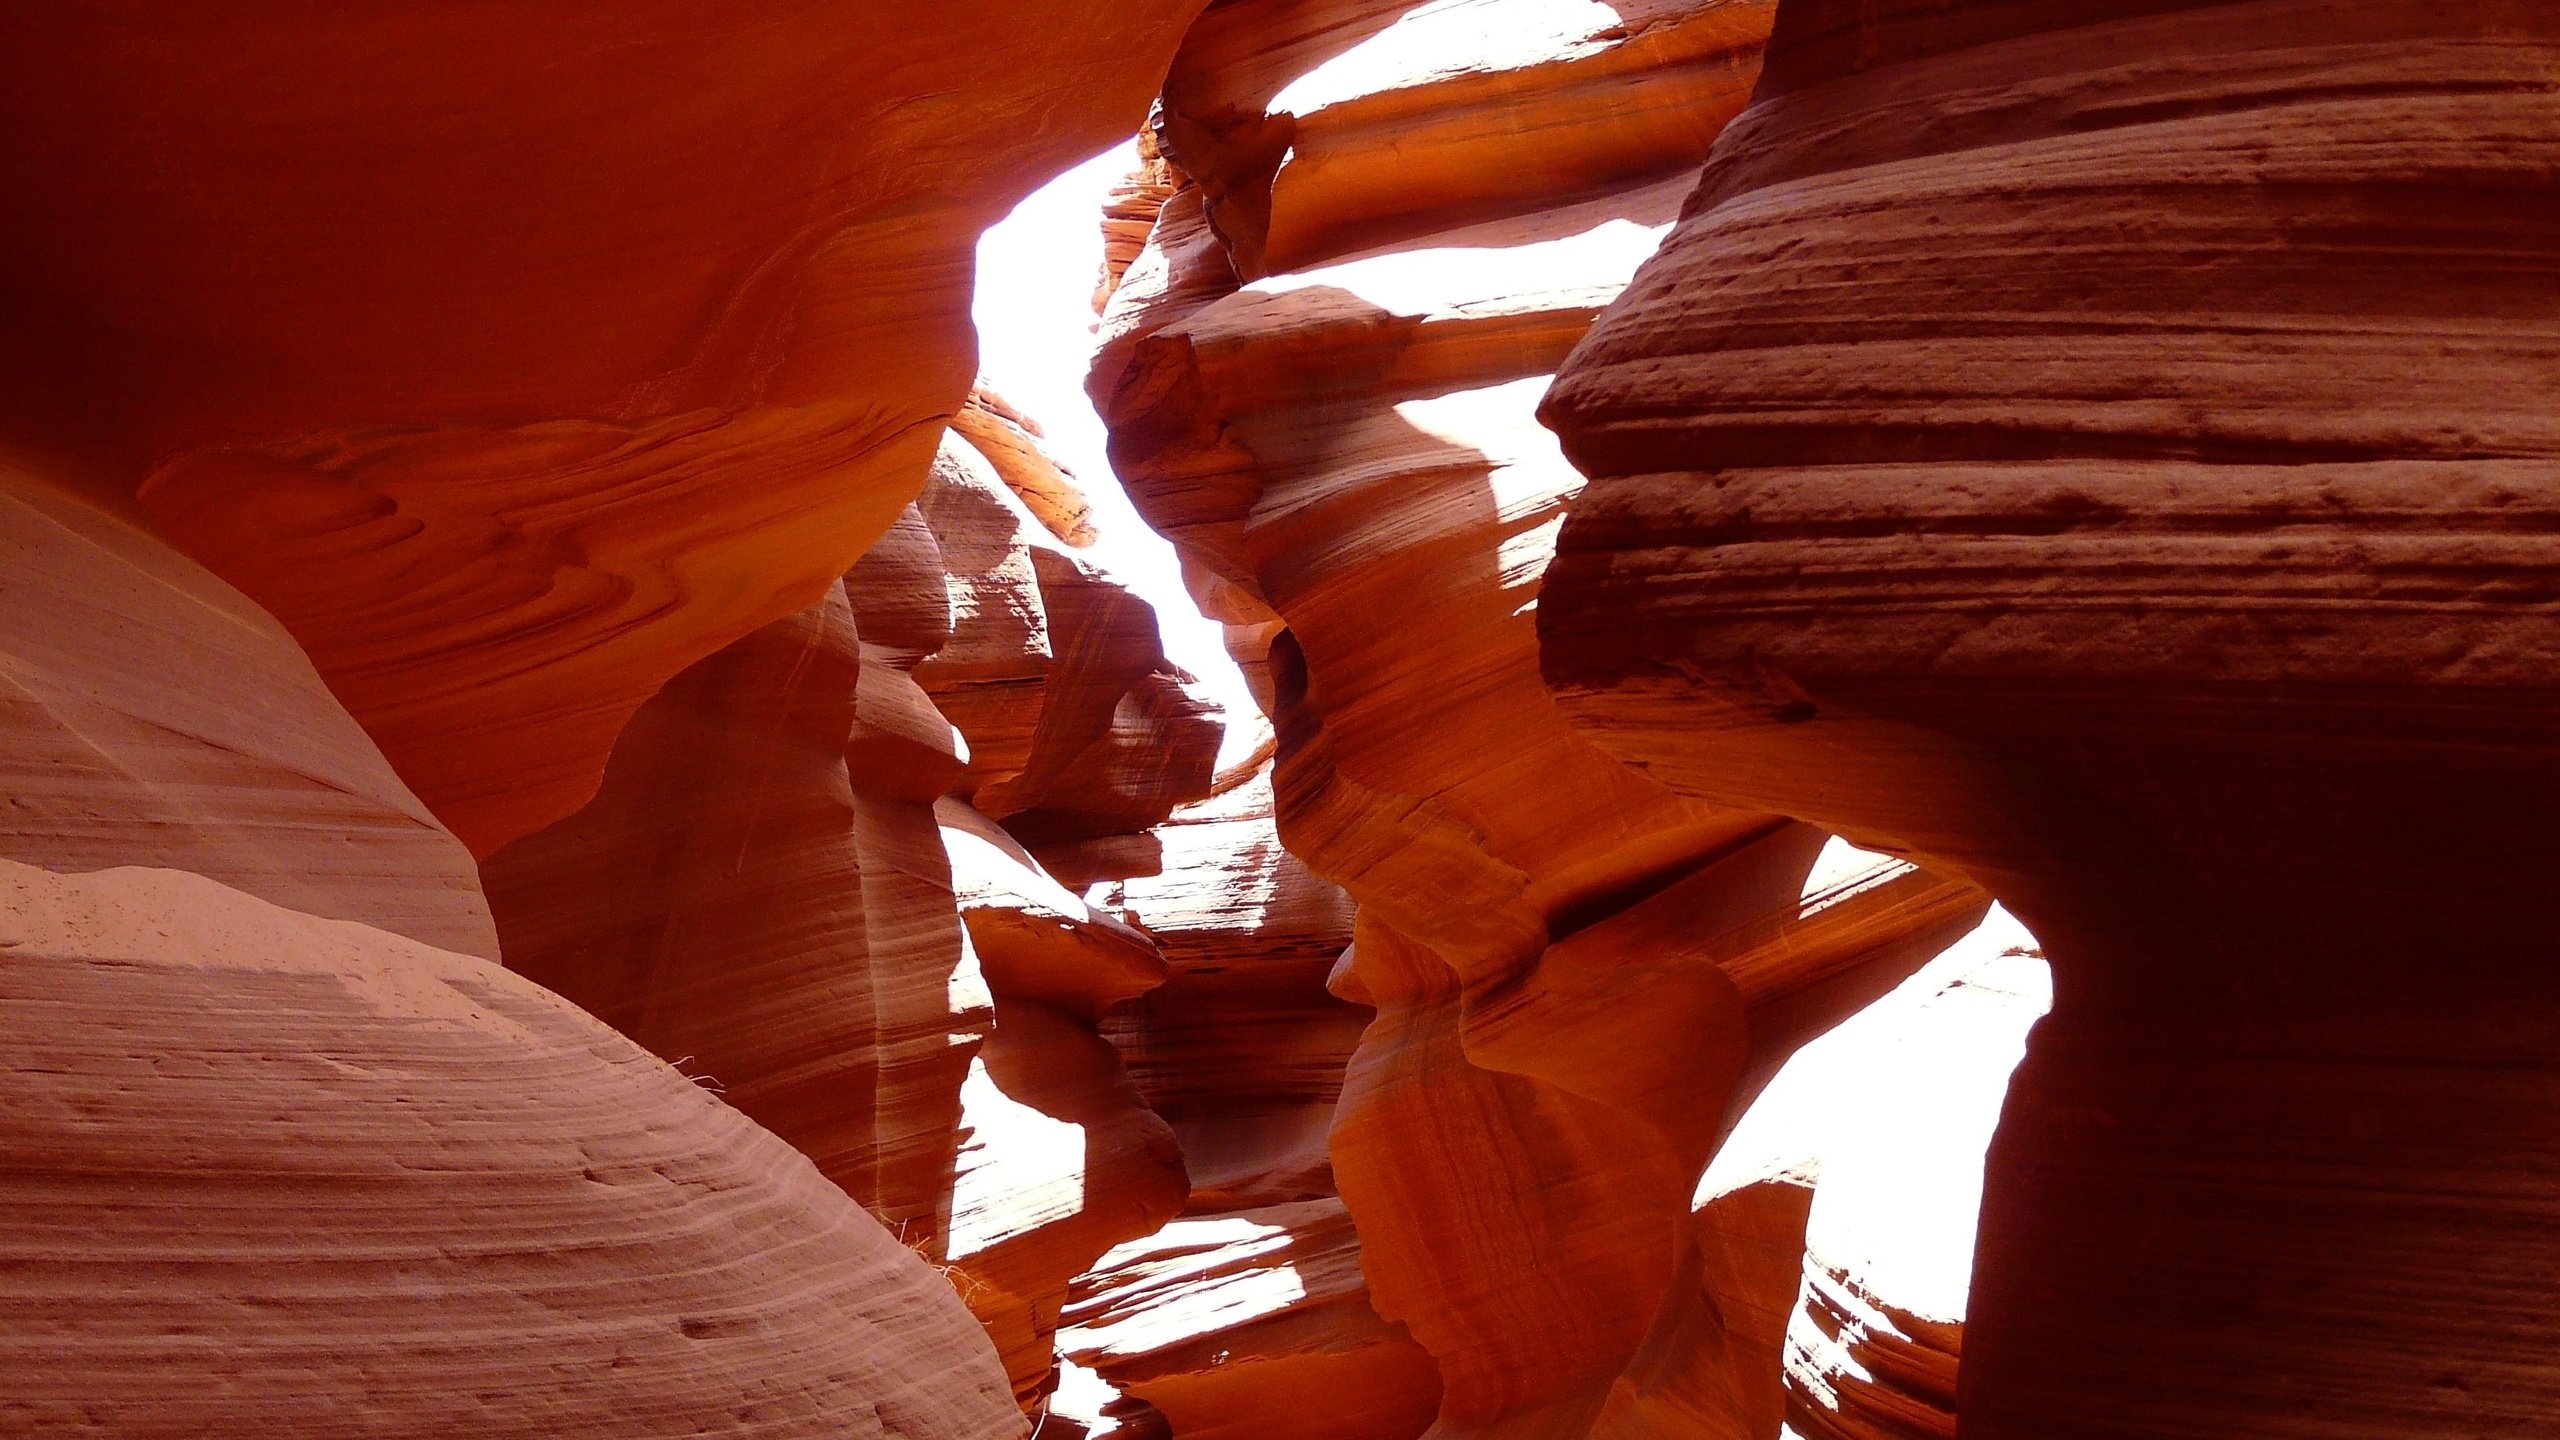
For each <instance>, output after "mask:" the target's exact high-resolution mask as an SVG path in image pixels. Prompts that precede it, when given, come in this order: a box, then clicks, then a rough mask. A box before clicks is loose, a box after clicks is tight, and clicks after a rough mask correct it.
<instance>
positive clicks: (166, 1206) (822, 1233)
mask: <svg viewBox="0 0 2560 1440" xmlns="http://www.w3.org/2000/svg"><path fill="white" fill-rule="evenodd" d="M0 950H5V951H6V952H7V956H8V958H7V961H6V963H5V964H0V1015H5V1016H6V1017H7V1021H8V1036H9V1038H8V1040H7V1041H6V1042H5V1045H4V1046H0V1057H5V1060H6V1067H7V1068H6V1072H5V1073H6V1078H7V1083H8V1095H9V1103H8V1104H7V1105H6V1106H0V1200H5V1203H0V1276H4V1277H5V1280H0V1373H5V1374H6V1375H7V1376H8V1377H9V1380H8V1385H7V1388H6V1390H5V1392H0V1433H7V1434H11V1435H28V1436H35V1435H61V1434H69V1433H73V1432H76V1431H82V1430H88V1431H93V1432H95V1433H100V1434H109V1435H117V1436H135V1437H146V1436H147V1437H160V1436H167V1437H176V1436H199V1435H253V1434H276V1433H280V1432H289V1433H295V1434H307V1435H331V1436H335V1435H348V1436H353V1435H429V1434H447V1433H453V1432H454V1431H457V1430H468V1431H470V1432H472V1433H475V1434H486V1435H497V1436H520V1437H524V1440H535V1437H556V1436H567V1435H592V1436H608V1435H612V1436H628V1435H663V1436H676V1435H724V1436H741V1437H743V1436H785V1435H792V1436H797V1435H811V1434H818V1433H837V1434H842V1433H852V1434H858V1435H862V1436H865V1437H873V1436H877V1437H902V1440H903V1437H916V1440H923V1437H934V1440H941V1437H950V1440H998V1437H1006V1436H1012V1435H1015V1434H1017V1433H1019V1430H1020V1423H1019V1420H1018V1418H1017V1417H1016V1415H1015V1413H1014V1411H1013V1408H1012V1406H1010V1405H1009V1404H1007V1403H1006V1394H1005V1389H1004V1384H1003V1378H1002V1372H1001V1371H1000V1370H999V1369H998V1368H997V1367H996V1366H995V1364H994V1363H993V1359H992V1357H991V1356H988V1355H986V1354H985V1353H984V1349H983V1342H981V1341H979V1339H978V1336H977V1334H976V1330H975V1327H974V1326H973V1325H972V1324H971V1323H970V1321H969V1318H968V1315H967V1312H965V1311H964V1310H962V1309H961V1308H960V1306H959V1303H958V1301H957V1299H956V1298H955V1297H954V1296H953V1295H952V1294H951V1292H950V1290H949V1289H948V1288H947V1287H946V1286H944V1285H943V1283H942V1282H941V1280H940V1279H939V1278H938V1277H937V1276H935V1275H934V1274H933V1272H932V1271H931V1270H930V1269H928V1268H927V1267H926V1266H925V1265H924V1263H923V1262H922V1261H920V1260H918V1259H916V1258H915V1257H914V1256H912V1255H910V1254H908V1253H907V1252H906V1251H905V1250H903V1249H901V1248H900V1247H899V1246H898V1245H897V1243H896V1242H895V1241H894V1240H892V1239H891V1238H890V1236H889V1234H888V1232H887V1231H885V1230H883V1229H882V1228H881V1227H880V1225H879V1224H878V1223H877V1222H876V1221H874V1220H872V1219H871V1218H870V1217H869V1216H867V1215H865V1214H864V1213H863V1212H862V1211H861V1210H860V1209H859V1208H858V1207H856V1206H855V1205H854V1204H853V1203H852V1202H851V1201H850V1200H848V1199H846V1198H845V1196H844V1194H843V1193H842V1192H841V1191H839V1190H837V1189H836V1188H835V1187H834V1186H832V1185H829V1184H827V1183H826V1182H825V1181H824V1180H822V1179H820V1178H819V1176H818V1173H817V1172H816V1171H815V1170H814V1169H812V1168H811V1167H810V1165H809V1162H808V1161H807V1160H806V1159H804V1158H803V1157H802V1156H800V1155H799V1154H797V1153H795V1152H793V1151H792V1150H791V1148H790V1147H788V1146H786V1145H784V1144H783V1143H781V1142H780V1141H778V1140H776V1139H775V1138H774V1137H773V1136H771V1135H770V1134H767V1133H765V1132H764V1131H763V1130H761V1129H758V1128H757V1127H756V1126H755V1125H753V1124H751V1123H749V1122H748V1121H747V1120H746V1119H745V1118H744V1117H742V1116H740V1115H739V1114H738V1113H737V1112H736V1111H734V1110H731V1109H729V1108H727V1107H726V1106H723V1105H721V1104H720V1103H719V1102H718V1101H716V1100H714V1099H713V1098H712V1097H711V1096H710V1095H709V1094H707V1093H705V1092H704V1091H703V1090H701V1089H699V1088H697V1087H696V1086H694V1085H692V1084H690V1083H688V1082H687V1081H686V1079H685V1078H684V1077H683V1076H681V1075H679V1074H677V1073H676V1072H675V1071H674V1070H672V1069H670V1068H669V1067H667V1066H665V1065H663V1064H660V1063H658V1062H657V1061H654V1060H652V1059H650V1058H649V1057H648V1056H647V1055H645V1054H643V1053H642V1052H641V1051H640V1050H639V1049H637V1048H636V1047H634V1046H633V1045H632V1044H631V1043H630V1042H629V1041H627V1040H625V1039H623V1038H622V1037H620V1036H618V1035H615V1034H614V1033H612V1032H611V1031H610V1030H607V1029H606V1028H605V1027H604V1026H602V1025H600V1024H598V1023H596V1021H595V1020H593V1019H592V1018H590V1017H588V1016H587V1015H585V1014H582V1013H580V1012H579V1011H578V1010H576V1009H575V1008H574V1007H572V1006H569V1005H567V1004H565V1003H563V1002H562V1001H561V1000H559V999H558V998H557V997H555V996H552V995H549V994H546V993H544V992H543V991H541V990H540V989H538V988H536V987H534V986H533V985H531V984H528V983H526V982H525V981H524V980H522V979H519V978H517V977H515V976H513V975H510V974H508V973H507V972H506V971H504V970H501V969H499V968H498V967H497V966H495V965H492V964H490V963H488V962H487V961H484V960H477V959H473V958H470V957H467V956H461V955H454V954H451V953H448V952H445V951H440V950H435V949H431V948H429V947H427V946H425V945H421V944H419V943H417V942H416V941H412V940H406V939H402V938H400V937H397V936H394V935H390V934H388V933H385V932H383V931H380V930H376V929H373V928H371V927H370V926H365V925H359V924H356V923H353V922H350V921H336V920H321V919H316V918H314V917H311V916H308V915H303V914H299V913H297V912H294V911H290V910H285V909H282V908H280V907H278V906H275V905H271V904H269V903H267V902H265V901H262V900H258V899H255V898H253V897H251V896H248V895H245V894H242V893H241V892H239V891H236V890H233V889H230V888H228V887H225V886H223V885H220V884H218V883H216V882H214V881H212V880H208V879H205V878H203V877H201V876H197V875H190V874H186V873H184V872H180V871H173V870H159V869H115V870H108V871H103V872H100V873H97V874H93V875H86V876H79V877H64V876H57V875H52V874H48V873H46V872H44V871H42V870H38V869H35V868H33V867H31V866H25V865H20V864H17V863H15V862H11V861H0ZM848 1427H850V1428H848Z"/></svg>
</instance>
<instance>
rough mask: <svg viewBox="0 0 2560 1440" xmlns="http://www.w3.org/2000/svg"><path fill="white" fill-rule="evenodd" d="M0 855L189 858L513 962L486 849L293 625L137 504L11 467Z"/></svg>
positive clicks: (101, 863)
mask: <svg viewBox="0 0 2560 1440" xmlns="http://www.w3.org/2000/svg"><path fill="white" fill-rule="evenodd" d="M0 797H5V803H0V858H6V859H11V860H16V861H20V862H22V863H25V864H29V865H36V866H41V867H43V868H45V869H48V870H54V871H72V872H76V871H86V870H102V869H106V868H109V867H111V866H118V865H141V866H151V867H155V868H166V869H172V870H187V871H192V872H194V873H197V874H200V875H205V876H208V877H210V878H212V879H215V880H219V881H221V882H222V883H223V884H225V885H228V886H231V887H232V888H234V889H238V890H243V891H246V892H248V893H250V894H253V895H256V896H258V897H260V898H261V899H265V900H271V901H273V902H275V903H276V904H279V905H283V906H287V907H289V908H291V909H295V910H301V911H304V912H306V913H309V914H313V915H324V916H328V917H331V918H333V919H340V920H357V921H362V922H363V923H365V924H368V925H371V926H374V927H375V928H377V929H382V930H388V931H391V932H394V933H396V934H401V935H406V936H408V937H410V938H411V939H414V940H419V941H423V942H425V943H427V944H430V945H434V946H437V947H439V948H441V949H446V950H454V951H459V952H462V953H465V954H471V955H478V956H481V957H483V958H495V956H496V955H497V953H498V942H497V936H496V934H495V932H494V931H493V930H492V929H491V926H490V922H489V910H488V906H487V905H486V904H484V903H483V902H482V900H481V898H480V886H479V881H478V879H477V878H476V877H475V876H474V875H473V873H472V866H471V857H470V855H469V853H468V852H467V851H465V850H464V849H463V848H462V846H461V844H460V843H459V842H458V841H456V840H455V839H454V838H453V836H452V835H451V834H450V833H448V832H447V831H446V830H445V828H444V827H443V826H442V825H439V824H437V823H436V820H435V817H433V816H432V815H430V814H428V813H427V810H426V807H425V806H424V805H421V804H420V803H418V800H417V797H416V796H414V795H412V794H410V793H409V789H408V787H407V786H405V785H403V784H401V783H400V781H399V779H398V777H396V776H394V775H393V774H392V773H391V768H390V766H388V765H386V764H384V763H383V759H382V753H381V752H380V751H379V750H377V749H375V748H374V745H373V742H372V741H371V740H369V739H367V738H366V736H365V733H364V732H363V731H362V730H361V729H359V728H357V726H356V724H355V722H354V721H352V720H350V719H348V718H347V714H346V711H345V710H344V709H343V708H341V707H340V706H339V704H338V702H337V701H336V700H335V699H334V698H332V697H331V696H330V694H329V692H328V689H327V688H326V687H325V686H323V685H322V684H321V683H320V677H319V676H318V675H315V674H313V673H312V670H311V662H310V661H308V660H306V659H304V658H303V655H302V652H301V651H300V650H299V649H297V648H296V647H295V645H294V643H293V640H292V638H291V637H289V636H287V635H286V634H285V633H284V630H283V628H282V627H281V626H279V625H277V624H276V623H275V621H274V620H273V619H271V618H269V617H268V616H267V615H266V614H265V613H264V612H263V611H261V610H259V609H258V607H257V606H255V605H253V604H251V603H250V602H249V601H248V600H247V599H246V598H245V597H243V596H242V595H241V594H240V593H239V592H238V591H236V590H234V589H232V588H231V587H230V586H228V585H225V584H224V583H222V581H220V580H219V579H216V578H215V577H214V576H213V575H212V574H210V573H208V572H207V571H206V570H204V569H203V568H202V567H201V566H198V565H196V564H195V563H194V562H192V561H189V560H187V559H185V558H184V557H182V556H180V555H179V554H178V553H177V552H176V551H174V550H172V549H171V548H170V547H169V546H168V545H167V544H166V543H164V542H163V541H161V540H159V539H158V538H157V537H155V536H153V535H151V534H150V533H149V532H148V531H147V530H145V529H143V528H142V527H140V526H139V525H137V524H135V523H134V522H133V520H132V519H131V518H130V517H129V516H127V515H123V514H119V513H114V512H110V511H108V510H103V509H100V508H99V507H97V506H96V505H94V504H92V503H90V502H89V501H87V500H85V499H83V498H81V497H79V496H77V495H74V494H71V493H69V492H66V491H64V490H62V489H60V488H58V487H56V486H53V485H49V484H46V483H45V482H43V481H42V480H39V479H38V478H36V477H35V476H33V475H30V474H28V473H26V472H25V471H22V470H16V469H10V468H6V467H0Z"/></svg>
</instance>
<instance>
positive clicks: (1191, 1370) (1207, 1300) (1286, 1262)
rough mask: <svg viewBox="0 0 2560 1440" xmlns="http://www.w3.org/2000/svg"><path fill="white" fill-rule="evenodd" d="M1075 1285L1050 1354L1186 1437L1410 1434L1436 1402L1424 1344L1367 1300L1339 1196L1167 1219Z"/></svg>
mask: <svg viewBox="0 0 2560 1440" xmlns="http://www.w3.org/2000/svg"><path fill="white" fill-rule="evenodd" d="M1078 1291H1079V1295H1080V1298H1078V1299H1077V1300H1076V1301H1075V1302H1074V1303H1072V1304H1070V1305H1069V1307H1068V1309H1067V1315H1066V1325H1067V1328H1066V1329H1064V1330H1062V1331H1061V1332H1060V1334H1059V1348H1060V1350H1061V1352H1062V1353H1063V1354H1065V1355H1066V1356H1067V1357H1068V1358H1069V1359H1071V1360H1073V1361H1075V1362H1076V1363H1078V1364H1080V1365H1083V1366H1086V1367H1088V1368H1090V1369H1092V1370H1093V1371H1095V1372H1096V1373H1097V1374H1099V1375H1101V1376H1103V1377H1105V1378H1107V1379H1108V1380H1110V1381H1111V1382H1112V1383H1113V1384H1114V1385H1116V1386H1117V1387H1118V1388H1119V1389H1120V1390H1121V1391H1122V1392H1123V1393H1125V1394H1127V1395H1130V1396H1134V1397H1136V1398H1137V1399H1138V1400H1139V1401H1141V1402H1143V1403H1144V1404H1145V1405H1146V1406H1148V1407H1149V1408H1150V1409H1152V1410H1153V1411H1154V1412H1155V1414H1156V1415H1157V1416H1160V1417H1161V1418H1162V1421H1163V1422H1164V1423H1165V1424H1166V1425H1167V1426H1168V1427H1169V1428H1170V1431H1171V1433H1172V1434H1174V1435H1176V1436H1179V1437H1182V1440H1282V1437H1303V1440H1325V1437H1331V1436H1353V1435H1411V1434H1417V1433H1419V1432H1420V1431H1421V1430H1422V1428H1423V1427H1424V1426H1426V1425H1428V1424H1430V1423H1431V1417H1432V1414H1433V1413H1434V1412H1435V1411H1436V1410H1437V1409H1438V1408H1439V1403H1440V1384H1439V1376H1438V1373H1437V1372H1436V1371H1435V1370H1434V1369H1433V1368H1432V1365H1431V1360H1430V1357H1429V1356H1428V1355H1426V1354H1424V1353H1423V1352H1422V1351H1421V1350H1420V1349H1419V1348H1418V1347H1416V1346H1415V1345H1414V1343H1413V1341H1412V1340H1411V1339H1410V1338H1408V1337H1407V1336H1406V1335H1405V1332H1404V1327H1403V1326H1401V1325H1392V1324H1389V1323H1387V1322H1386V1321H1383V1320H1381V1319H1379V1318H1378V1315H1377V1312H1376V1311H1375V1310H1373V1309H1371V1308H1370V1305H1369V1299H1368V1286H1367V1284H1366V1283H1365V1282H1364V1281H1363V1280H1362V1278H1361V1274H1360V1248H1359V1238H1358V1237H1357V1236H1356V1235H1355V1234H1354V1233H1353V1232H1352V1227H1351V1217H1350V1215H1349V1214H1348V1213H1347V1212H1346V1211H1345V1210H1344V1209H1343V1205H1342V1202H1341V1201H1340V1200H1337V1199H1332V1198H1330V1197H1328V1198H1324V1199H1316V1200H1304V1201H1298V1202H1294V1203H1292V1204H1287V1205H1277V1206H1270V1207H1265V1208H1261V1209H1246V1210H1232V1211H1227V1212H1224V1213H1221V1214H1217V1215H1213V1216H1201V1217H1198V1218H1190V1219H1183V1220H1177V1221H1175V1222H1174V1223H1172V1224H1171V1225H1168V1226H1166V1227H1165V1228H1164V1229H1162V1230H1161V1231H1158V1232H1157V1233H1155V1234H1153V1235H1150V1236H1148V1237H1146V1238H1145V1239H1143V1240H1136V1241H1132V1242H1130V1243H1129V1244H1126V1245H1123V1246H1120V1247H1119V1248H1117V1249H1115V1250H1113V1251H1112V1252H1111V1253H1110V1254H1108V1255H1105V1256H1104V1257H1102V1259H1101V1261H1100V1262H1099V1263H1098V1264H1096V1265H1095V1266H1094V1269H1093V1272H1092V1273H1091V1274H1089V1275H1087V1276H1086V1277H1085V1278H1084V1279H1083V1280H1081V1281H1080V1282H1078ZM1106 1433H1107V1432H1106Z"/></svg>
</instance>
